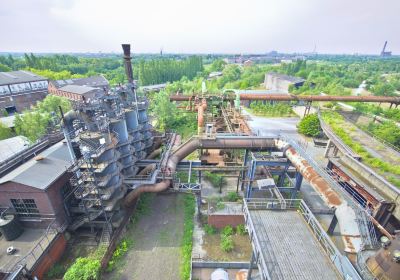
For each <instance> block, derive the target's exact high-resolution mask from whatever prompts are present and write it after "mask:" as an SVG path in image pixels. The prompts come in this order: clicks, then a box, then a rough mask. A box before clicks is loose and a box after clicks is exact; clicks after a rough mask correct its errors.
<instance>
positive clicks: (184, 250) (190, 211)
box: [180, 195, 196, 279]
mask: <svg viewBox="0 0 400 280" xmlns="http://www.w3.org/2000/svg"><path fill="white" fill-rule="evenodd" d="M183 203H184V208H183V214H184V228H183V238H182V244H181V256H182V262H181V266H180V276H181V279H189V278H190V271H191V261H192V246H193V228H194V222H193V216H194V212H195V206H196V202H195V198H194V196H193V195H185V197H184V201H183Z"/></svg>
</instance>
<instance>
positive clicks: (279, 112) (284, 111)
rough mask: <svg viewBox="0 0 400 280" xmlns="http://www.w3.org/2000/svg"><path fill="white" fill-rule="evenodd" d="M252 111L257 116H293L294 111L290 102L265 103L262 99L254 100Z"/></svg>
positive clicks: (251, 105)
mask: <svg viewBox="0 0 400 280" xmlns="http://www.w3.org/2000/svg"><path fill="white" fill-rule="evenodd" d="M250 111H251V112H252V113H253V114H254V115H257V116H264V117H291V116H294V112H293V110H292V107H291V106H290V104H287V103H282V102H279V103H272V104H271V103H263V102H262V101H256V102H252V103H251V104H250Z"/></svg>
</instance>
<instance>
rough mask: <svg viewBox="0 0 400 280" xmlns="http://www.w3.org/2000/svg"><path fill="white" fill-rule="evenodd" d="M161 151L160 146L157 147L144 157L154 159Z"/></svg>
mask: <svg viewBox="0 0 400 280" xmlns="http://www.w3.org/2000/svg"><path fill="white" fill-rule="evenodd" d="M161 151H162V149H161V148H158V149H156V150H154V151H152V152H151V154H150V155H148V156H147V158H146V159H154V158H155V157H157V156H159V155H160V154H161Z"/></svg>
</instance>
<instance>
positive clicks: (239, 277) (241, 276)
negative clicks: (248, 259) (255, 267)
mask: <svg viewBox="0 0 400 280" xmlns="http://www.w3.org/2000/svg"><path fill="white" fill-rule="evenodd" d="M247 273H248V270H247V269H241V270H239V271H238V272H236V280H247Z"/></svg>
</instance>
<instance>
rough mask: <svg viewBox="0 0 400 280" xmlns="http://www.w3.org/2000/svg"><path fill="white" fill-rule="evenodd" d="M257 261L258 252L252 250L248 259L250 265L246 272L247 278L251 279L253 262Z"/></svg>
mask: <svg viewBox="0 0 400 280" xmlns="http://www.w3.org/2000/svg"><path fill="white" fill-rule="evenodd" d="M257 262H258V253H257V254H255V253H254V251H253V252H252V253H251V260H250V266H249V271H248V273H247V280H251V274H252V273H253V266H254V263H257Z"/></svg>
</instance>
